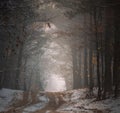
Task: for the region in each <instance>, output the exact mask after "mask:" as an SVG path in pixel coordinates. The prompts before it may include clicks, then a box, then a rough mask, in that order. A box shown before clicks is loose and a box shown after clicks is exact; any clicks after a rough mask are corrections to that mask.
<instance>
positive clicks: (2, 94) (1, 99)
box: [0, 88, 23, 112]
mask: <svg viewBox="0 0 120 113" xmlns="http://www.w3.org/2000/svg"><path fill="white" fill-rule="evenodd" d="M22 94H23V92H22V91H18V90H12V89H5V88H3V89H1V90H0V112H1V111H5V109H6V108H7V107H9V105H11V104H12V101H13V100H15V99H18V100H21V99H22Z"/></svg>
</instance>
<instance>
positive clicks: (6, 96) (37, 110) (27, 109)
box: [0, 88, 120, 113]
mask: <svg viewBox="0 0 120 113" xmlns="http://www.w3.org/2000/svg"><path fill="white" fill-rule="evenodd" d="M87 92H88V89H78V90H71V91H64V92H54V93H53V92H51V93H50V92H39V93H38V94H37V95H36V98H37V101H36V102H34V103H33V102H32V101H31V103H29V104H27V103H26V104H25V105H24V106H22V105H20V106H18V107H15V106H14V104H15V103H16V101H17V102H18V101H20V100H22V99H24V98H23V94H24V93H23V91H18V90H11V89H5V88H3V89H1V90H0V113H3V111H4V113H6V112H7V113H13V111H12V112H11V111H9V108H10V107H13V108H14V109H15V111H16V112H15V113H120V98H118V99H113V98H110V99H107V100H102V101H95V98H92V99H85V97H86V93H87ZM31 98H33V97H32V96H31ZM31 100H32V99H31ZM13 103H14V104H13ZM16 104H17V103H16ZM21 106H22V107H21ZM18 108H19V112H18V111H17V109H18Z"/></svg>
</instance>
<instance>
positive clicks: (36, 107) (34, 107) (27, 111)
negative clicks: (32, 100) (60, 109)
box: [23, 103, 46, 113]
mask: <svg viewBox="0 0 120 113" xmlns="http://www.w3.org/2000/svg"><path fill="white" fill-rule="evenodd" d="M45 105H46V103H38V104H34V105H31V106H29V107H27V108H25V109H24V110H23V113H30V112H35V111H37V110H39V109H42V108H44V107H45Z"/></svg>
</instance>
